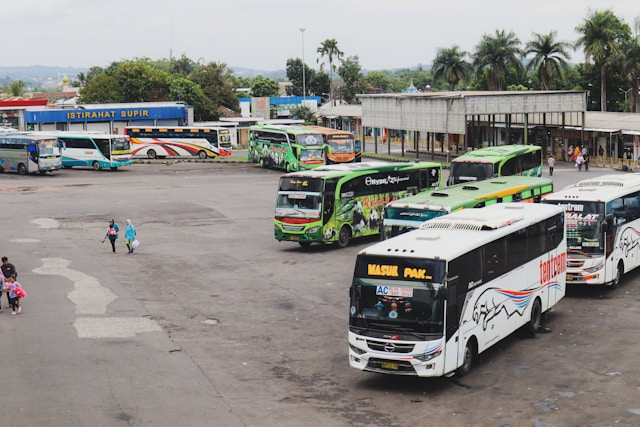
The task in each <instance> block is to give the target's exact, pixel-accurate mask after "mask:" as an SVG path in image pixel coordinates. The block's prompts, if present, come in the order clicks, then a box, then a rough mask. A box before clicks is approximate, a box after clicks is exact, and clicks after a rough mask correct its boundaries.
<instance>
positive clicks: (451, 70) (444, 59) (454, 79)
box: [431, 46, 471, 90]
mask: <svg viewBox="0 0 640 427" xmlns="http://www.w3.org/2000/svg"><path fill="white" fill-rule="evenodd" d="M467 56H468V53H467V52H464V51H461V50H460V47H459V46H452V47H450V48H440V49H438V52H437V53H436V58H435V59H434V60H433V65H432V68H431V71H432V72H433V78H434V79H443V80H445V81H447V82H448V83H449V89H450V90H455V89H456V86H458V82H459V81H460V80H468V79H469V77H470V76H471V64H470V63H469V62H467V61H466V59H465V58H466V57H467Z"/></svg>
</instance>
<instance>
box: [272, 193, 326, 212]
mask: <svg viewBox="0 0 640 427" xmlns="http://www.w3.org/2000/svg"><path fill="white" fill-rule="evenodd" d="M321 199H322V196H321V194H320V193H301V192H295V193H291V192H285V191H281V192H279V193H278V201H277V202H276V209H293V210H296V211H298V210H313V211H319V210H320V203H321Z"/></svg>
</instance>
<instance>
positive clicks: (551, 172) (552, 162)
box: [547, 156, 556, 176]
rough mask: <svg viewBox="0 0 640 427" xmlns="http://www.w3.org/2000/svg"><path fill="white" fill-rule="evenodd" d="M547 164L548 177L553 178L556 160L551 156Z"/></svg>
mask: <svg viewBox="0 0 640 427" xmlns="http://www.w3.org/2000/svg"><path fill="white" fill-rule="evenodd" d="M547 163H548V164H549V176H553V168H554V166H555V165H556V159H554V157H553V156H549V158H548V159H547Z"/></svg>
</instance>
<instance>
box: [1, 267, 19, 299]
mask: <svg viewBox="0 0 640 427" xmlns="http://www.w3.org/2000/svg"><path fill="white" fill-rule="evenodd" d="M0 270H2V275H3V276H4V277H5V279H8V278H9V277H11V276H16V278H17V277H18V272H17V271H16V267H15V266H14V265H13V264H11V263H10V262H9V258H7V257H6V256H3V257H2V265H0ZM1 296H2V294H0V297H1ZM7 302H8V303H9V305H10V304H11V303H10V301H9V294H7ZM0 304H2V302H0ZM9 305H7V308H8V307H9Z"/></svg>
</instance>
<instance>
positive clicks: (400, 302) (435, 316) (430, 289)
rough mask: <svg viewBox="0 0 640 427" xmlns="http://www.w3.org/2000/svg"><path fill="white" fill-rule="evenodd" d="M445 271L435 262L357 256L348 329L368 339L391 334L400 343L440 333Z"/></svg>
mask: <svg viewBox="0 0 640 427" xmlns="http://www.w3.org/2000/svg"><path fill="white" fill-rule="evenodd" d="M444 271H445V263H444V261H439V260H429V259H413V258H403V259H400V258H398V259H393V258H386V257H385V258H382V257H372V256H366V255H364V256H363V255H361V256H359V257H358V260H357V261H356V269H355V277H354V280H353V285H352V292H351V317H350V319H349V325H350V326H352V327H355V328H358V329H360V330H359V331H358V332H359V333H360V334H363V335H369V336H380V337H382V335H388V334H389V332H390V331H393V332H397V334H398V335H399V336H403V335H404V336H405V339H410V338H411V337H410V336H412V337H413V339H415V337H416V336H418V337H421V338H422V337H424V336H425V335H428V334H438V335H441V334H442V332H443V327H444V300H445V294H446V292H445V286H444V284H443V282H444ZM372 276H386V277H378V278H376V277H372ZM405 278H409V280H405ZM401 339H402V338H401Z"/></svg>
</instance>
